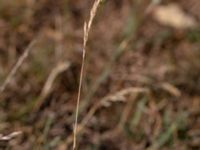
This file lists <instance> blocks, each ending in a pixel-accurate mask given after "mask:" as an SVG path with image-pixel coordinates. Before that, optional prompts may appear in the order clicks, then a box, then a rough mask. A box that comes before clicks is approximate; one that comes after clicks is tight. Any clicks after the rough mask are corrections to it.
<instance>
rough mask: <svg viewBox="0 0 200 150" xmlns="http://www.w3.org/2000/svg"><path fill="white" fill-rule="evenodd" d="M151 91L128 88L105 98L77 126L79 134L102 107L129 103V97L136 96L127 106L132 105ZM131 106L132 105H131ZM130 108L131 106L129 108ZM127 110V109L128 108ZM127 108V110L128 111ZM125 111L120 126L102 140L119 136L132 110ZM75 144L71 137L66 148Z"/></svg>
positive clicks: (106, 134)
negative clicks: (138, 97)
mask: <svg viewBox="0 0 200 150" xmlns="http://www.w3.org/2000/svg"><path fill="white" fill-rule="evenodd" d="M149 92H150V90H149V89H147V88H138V87H130V88H126V89H123V90H120V91H117V92H116V93H113V94H111V95H108V96H105V97H104V98H102V99H101V100H100V101H99V102H98V103H95V104H94V105H93V106H92V107H91V109H90V110H89V112H88V113H87V114H86V115H85V117H84V119H83V120H82V121H81V123H80V125H78V126H77V133H82V132H83V130H84V129H85V128H86V127H85V126H86V124H87V123H88V121H89V120H90V119H91V118H92V116H93V115H94V114H95V113H96V112H97V111H98V110H99V109H100V108H102V107H110V106H111V104H112V103H116V102H127V100H128V99H127V98H126V96H127V95H129V94H130V95H134V97H133V98H132V101H131V102H130V101H129V102H127V103H128V104H127V106H128V105H130V103H133V102H134V101H135V100H136V97H137V96H138V94H141V93H144V94H147V95H148V94H149ZM130 106H131V105H130ZM128 107H129V106H128ZM126 108H127V107H126ZM126 108H125V109H126ZM125 109H124V113H123V116H122V118H121V120H120V122H119V125H118V126H117V127H116V128H114V129H113V130H112V131H110V132H109V131H108V132H107V133H105V134H104V135H103V136H102V138H107V137H109V136H110V135H112V134H113V133H114V135H115V134H117V133H118V131H120V130H119V127H120V126H121V125H122V124H123V123H124V121H125V120H124V119H123V117H125V118H126V119H127V116H126V115H127V113H129V111H130V108H129V109H128V112H127V111H126V110H125ZM72 142H73V137H72V136H69V137H68V138H67V140H66V147H67V145H69V144H71V143H72Z"/></svg>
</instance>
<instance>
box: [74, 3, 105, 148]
mask: <svg viewBox="0 0 200 150" xmlns="http://www.w3.org/2000/svg"><path fill="white" fill-rule="evenodd" d="M101 2H102V0H96V1H95V2H94V4H93V6H92V9H91V11H90V18H89V21H88V22H85V23H84V37H83V55H82V65H81V72H80V80H79V88H78V97H77V106H76V115H75V124H74V139H73V141H74V143H73V149H75V148H76V141H77V139H76V137H77V124H78V114H79V103H80V96H81V89H82V81H83V72H84V66H85V55H86V45H87V41H88V36H89V32H90V29H91V26H92V23H93V20H94V17H95V15H96V13H97V8H98V6H99V4H100V3H101Z"/></svg>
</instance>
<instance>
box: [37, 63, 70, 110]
mask: <svg viewBox="0 0 200 150" xmlns="http://www.w3.org/2000/svg"><path fill="white" fill-rule="evenodd" d="M69 67H70V63H69V62H62V63H59V64H58V65H57V66H56V67H55V68H54V69H53V70H52V71H51V73H50V75H49V77H48V78H47V80H46V82H45V85H44V87H43V89H42V92H41V94H40V96H39V99H38V100H37V102H36V104H35V107H34V111H37V110H38V109H39V108H40V107H41V106H42V104H43V103H44V100H45V99H46V97H47V96H48V95H49V93H50V92H51V90H52V85H53V83H54V81H55V79H56V78H57V77H58V75H59V74H61V73H62V72H64V71H66V70H67V69H68V68H69Z"/></svg>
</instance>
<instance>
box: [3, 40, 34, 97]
mask: <svg viewBox="0 0 200 150" xmlns="http://www.w3.org/2000/svg"><path fill="white" fill-rule="evenodd" d="M36 41H37V40H36V39H35V40H33V41H32V42H31V43H30V44H29V45H28V47H27V48H26V49H25V50H24V53H23V54H22V55H21V56H20V58H19V59H18V61H17V63H16V64H15V66H14V67H13V69H12V70H11V71H10V73H9V74H8V76H7V78H6V79H5V81H4V83H3V84H2V86H1V87H0V94H1V93H2V92H3V91H4V90H5V88H6V87H7V85H8V84H9V83H10V82H11V80H12V79H13V78H14V76H15V74H16V72H17V70H18V69H19V68H20V67H21V65H22V64H23V62H24V60H25V59H26V58H27V57H28V55H29V53H30V51H31V49H32V47H33V45H35V43H36Z"/></svg>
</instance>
